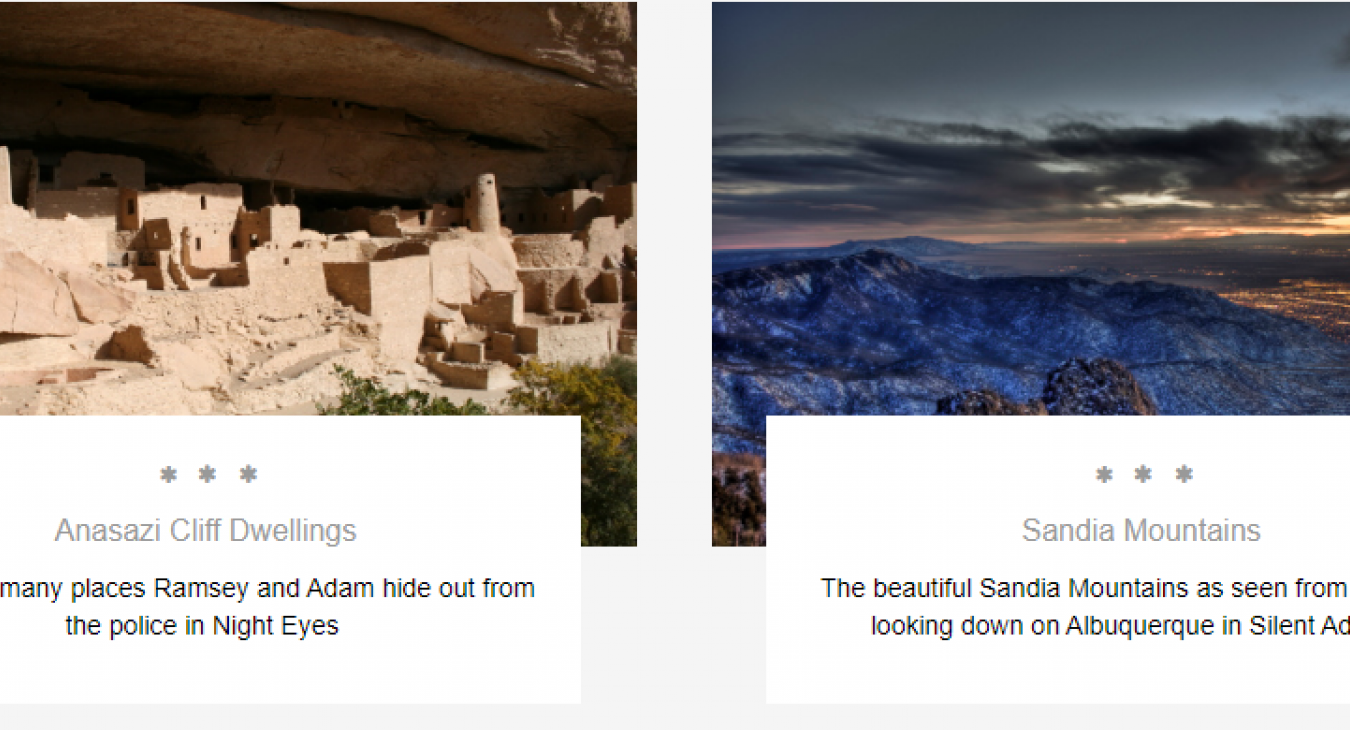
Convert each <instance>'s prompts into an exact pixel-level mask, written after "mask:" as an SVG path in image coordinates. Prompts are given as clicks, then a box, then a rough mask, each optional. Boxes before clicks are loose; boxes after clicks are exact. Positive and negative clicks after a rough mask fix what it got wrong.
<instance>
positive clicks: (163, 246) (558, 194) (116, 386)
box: [0, 3, 637, 414]
mask: <svg viewBox="0 0 1350 730" xmlns="http://www.w3.org/2000/svg"><path fill="white" fill-rule="evenodd" d="M635 14H636V6H635V5H633V4H629V3H589V4H525V5H510V6H494V5H491V4H482V5H479V4H472V3H469V4H428V5H418V4H399V3H392V4H368V3H358V4H350V5H347V4H325V3H294V4H289V3H275V4H240V5H210V4H195V5H194V4H178V3H161V4H141V3H133V4H128V5H114V4H97V3H95V4H70V5H67V4H56V3H52V4H47V3H33V4H12V5H6V6H4V7H3V8H0V413H19V414H212V413H217V414H250V413H269V412H312V408H313V404H314V403H316V402H323V401H325V400H326V399H329V398H332V397H333V396H335V395H336V394H337V393H338V392H340V381H339V379H338V378H337V375H336V372H335V366H341V367H343V368H346V369H349V370H351V371H353V372H355V373H356V374H357V375H361V376H367V377H373V378H375V379H376V380H378V381H380V382H382V383H383V384H385V385H386V386H388V387H391V388H392V389H394V390H399V389H402V388H403V387H415V388H418V389H422V390H428V391H431V392H433V393H436V394H443V395H448V396H450V397H452V399H457V400H461V401H462V400H463V399H465V398H467V397H473V398H475V399H476V400H480V401H488V402H491V401H493V400H495V399H497V398H500V397H501V396H502V394H504V393H505V391H506V390H507V389H509V388H511V387H513V385H514V380H513V372H514V370H515V368H516V367H518V366H519V365H520V364H522V363H524V362H526V361H529V360H531V359H538V360H540V361H545V362H558V363H576V362H592V363H594V362H599V361H601V360H603V359H605V358H608V357H610V356H612V355H616V354H617V355H622V356H632V357H636V354H637V215H636V212H637V183H636V180H637V163H636V148H637V130H636V119H637V114H636V106H637V105H636V93H637V92H636V17H635ZM74 15H78V17H79V22H71V20H72V17H73V16H74ZM148 27H154V28H155V29H156V32H155V33H153V34H147V33H144V32H143V30H144V29H145V28H148ZM128 37H138V38H141V39H142V42H140V43H137V44H127V43H126V42H125V39H126V38H128Z"/></svg>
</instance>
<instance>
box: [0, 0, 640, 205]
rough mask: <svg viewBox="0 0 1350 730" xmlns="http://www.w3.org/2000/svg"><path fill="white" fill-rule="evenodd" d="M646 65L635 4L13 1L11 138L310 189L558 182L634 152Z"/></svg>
mask: <svg viewBox="0 0 1350 730" xmlns="http://www.w3.org/2000/svg"><path fill="white" fill-rule="evenodd" d="M636 60H637V37H636V10H635V5H632V4H629V3H571V4H542V3H508V4H477V3H462V4H461V3H420V4H411V3H408V4H405V3H285V4H251V3H245V4H212V3H198V4H176V3H168V4H140V3H133V4H122V3H109V4H100V3H50V4H49V3H13V4H11V3H7V4H3V5H0V144H3V143H9V144H13V145H16V146H19V145H22V144H23V143H29V144H30V145H31V146H34V147H36V148H39V149H41V148H44V147H45V148H48V149H51V148H59V147H61V146H65V147H76V146H86V147H87V146H91V145H92V146H100V145H101V146H102V147H103V148H104V149H125V150H130V151H136V150H145V151H146V152H147V153H148V154H149V156H152V157H153V156H155V155H162V156H167V157H168V158H169V159H176V160H180V161H181V162H182V163H183V165H185V166H188V167H192V168H193V169H196V170H209V171H213V172H214V173H215V175H217V176H218V177H220V178H222V179H237V180H270V181H273V182H275V183H277V184H284V185H290V186H294V187H297V188H301V189H307V190H322V191H349V192H360V193H369V194H379V195H388V196H400V197H412V198H419V197H420V198H428V199H434V198H438V197H444V196H446V195H452V194H454V193H455V192H456V191H458V190H459V189H460V188H461V187H463V186H464V185H465V184H467V182H469V181H470V180H472V178H473V176H474V175H476V174H477V173H479V172H485V171H491V172H495V173H497V174H498V178H499V179H500V180H502V181H503V184H504V185H505V186H507V187H516V188H521V189H523V188H529V187H534V186H540V187H559V186H564V185H566V184H567V183H568V181H569V179H571V178H573V177H582V178H585V177H591V176H595V175H599V174H602V173H606V172H612V173H622V172H623V170H624V167H625V165H626V164H630V158H631V157H632V153H633V150H635V148H636V145H637V90H636V75H637V72H636V68H637V67H636ZM292 100H301V101H292Z"/></svg>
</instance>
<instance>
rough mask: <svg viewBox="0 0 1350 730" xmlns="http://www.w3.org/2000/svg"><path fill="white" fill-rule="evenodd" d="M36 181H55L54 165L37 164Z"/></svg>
mask: <svg viewBox="0 0 1350 730" xmlns="http://www.w3.org/2000/svg"><path fill="white" fill-rule="evenodd" d="M38 182H43V183H54V182H56V167H55V166H53V165H38Z"/></svg>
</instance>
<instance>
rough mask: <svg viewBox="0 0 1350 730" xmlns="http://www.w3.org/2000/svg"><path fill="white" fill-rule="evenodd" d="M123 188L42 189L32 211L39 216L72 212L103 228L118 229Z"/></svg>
mask: <svg viewBox="0 0 1350 730" xmlns="http://www.w3.org/2000/svg"><path fill="white" fill-rule="evenodd" d="M120 203H121V191H120V190H118V189H117V188H79V189H78V190H39V191H38V193H37V200H36V201H35V203H34V205H33V212H34V213H36V214H37V217H38V218H45V219H48V220H58V221H59V220H65V218H66V216H67V215H73V216H76V217H78V218H79V219H80V220H82V221H84V222H85V223H87V224H89V225H90V226H92V227H94V228H97V229H99V230H101V231H107V232H109V233H112V232H114V231H116V230H117V223H118V213H117V211H118V205H119V204H120Z"/></svg>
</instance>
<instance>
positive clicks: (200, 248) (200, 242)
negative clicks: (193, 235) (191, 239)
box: [197, 238, 202, 251]
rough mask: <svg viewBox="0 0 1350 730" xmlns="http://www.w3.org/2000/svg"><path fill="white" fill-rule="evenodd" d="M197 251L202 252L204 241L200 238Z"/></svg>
mask: <svg viewBox="0 0 1350 730" xmlns="http://www.w3.org/2000/svg"><path fill="white" fill-rule="evenodd" d="M197 250H198V251H200V250H202V239H200V238H198V239H197Z"/></svg>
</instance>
